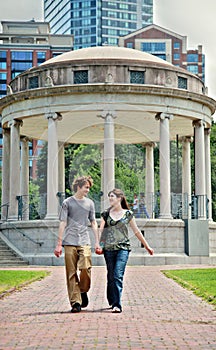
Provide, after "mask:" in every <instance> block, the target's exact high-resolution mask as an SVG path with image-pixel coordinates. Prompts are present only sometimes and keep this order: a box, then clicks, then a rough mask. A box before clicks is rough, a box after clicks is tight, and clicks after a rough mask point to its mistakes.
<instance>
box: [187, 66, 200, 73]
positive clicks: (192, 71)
mask: <svg viewBox="0 0 216 350" xmlns="http://www.w3.org/2000/svg"><path fill="white" fill-rule="evenodd" d="M187 70H188V72H191V73H193V74H198V73H199V71H198V65H197V64H190V65H189V66H187Z"/></svg>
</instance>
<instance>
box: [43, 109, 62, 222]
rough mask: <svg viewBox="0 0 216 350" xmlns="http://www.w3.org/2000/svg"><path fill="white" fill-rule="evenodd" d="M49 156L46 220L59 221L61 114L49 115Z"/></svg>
mask: <svg viewBox="0 0 216 350" xmlns="http://www.w3.org/2000/svg"><path fill="white" fill-rule="evenodd" d="M45 117H46V118H47V119H48V154H47V214H46V218H45V219H46V220H53V219H54V220H55V219H58V197H57V193H58V136H57V122H58V120H61V119H62V116H61V115H60V114H59V113H47V114H46V115H45Z"/></svg>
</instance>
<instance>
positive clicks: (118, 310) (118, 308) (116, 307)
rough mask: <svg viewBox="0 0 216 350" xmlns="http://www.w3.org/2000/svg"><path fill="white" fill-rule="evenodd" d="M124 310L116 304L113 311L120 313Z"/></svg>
mask: <svg viewBox="0 0 216 350" xmlns="http://www.w3.org/2000/svg"><path fill="white" fill-rule="evenodd" d="M121 312H122V310H121V309H120V307H118V306H114V307H113V309H112V313H116V314H120V313H121Z"/></svg>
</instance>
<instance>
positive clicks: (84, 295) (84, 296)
mask: <svg viewBox="0 0 216 350" xmlns="http://www.w3.org/2000/svg"><path fill="white" fill-rule="evenodd" d="M81 298H82V304H81V307H86V306H88V303H89V301H88V295H87V293H86V292H83V293H81Z"/></svg>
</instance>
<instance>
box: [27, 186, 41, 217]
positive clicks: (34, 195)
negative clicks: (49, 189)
mask: <svg viewBox="0 0 216 350" xmlns="http://www.w3.org/2000/svg"><path fill="white" fill-rule="evenodd" d="M39 204H40V188H39V185H37V184H36V183H35V182H34V181H30V182H29V207H30V208H29V219H30V220H35V219H39V213H38V208H39Z"/></svg>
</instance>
